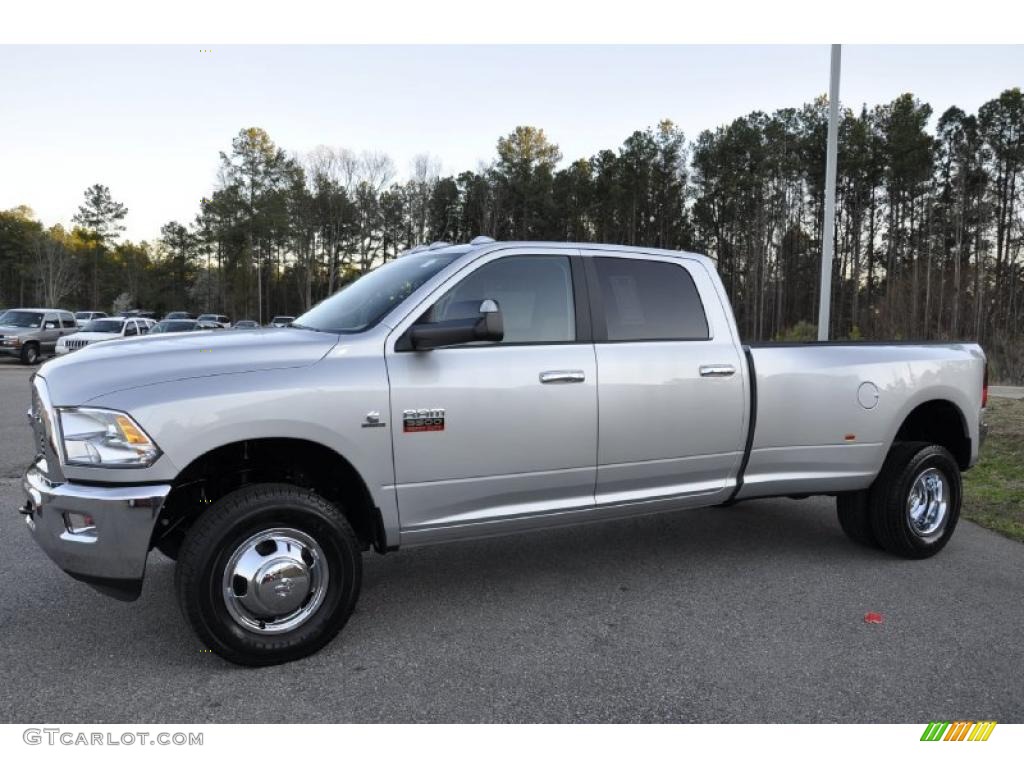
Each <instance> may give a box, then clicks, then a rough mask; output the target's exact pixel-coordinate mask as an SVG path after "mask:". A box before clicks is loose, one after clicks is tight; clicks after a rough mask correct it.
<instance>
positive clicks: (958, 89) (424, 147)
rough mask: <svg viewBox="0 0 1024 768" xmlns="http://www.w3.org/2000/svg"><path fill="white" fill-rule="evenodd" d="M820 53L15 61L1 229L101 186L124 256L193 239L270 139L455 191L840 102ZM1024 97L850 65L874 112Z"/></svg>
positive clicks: (510, 52)
mask: <svg viewBox="0 0 1024 768" xmlns="http://www.w3.org/2000/svg"><path fill="white" fill-rule="evenodd" d="M828 81H829V47H828V46H827V45H820V46H795V45H775V46H699V45H687V46H618V47H616V46H568V45H567V46H323V47H317V46H216V45H214V46H212V48H209V49H200V48H199V47H198V46H149V47H146V46H138V47H131V46H0V210H2V209H7V208H12V207H15V206H17V205H22V204H24V205H28V206H29V207H31V208H32V209H33V210H34V211H35V214H36V216H37V217H38V218H40V219H41V220H42V221H43V223H44V224H45V225H46V226H50V225H52V224H56V223H60V224H64V225H65V226H69V225H70V222H71V217H72V216H73V215H74V213H75V211H76V209H77V207H78V205H79V204H80V202H81V200H82V193H83V191H84V190H85V189H86V187H88V186H90V185H92V184H95V183H102V184H106V185H107V186H109V187H110V189H111V193H112V195H113V196H114V199H116V200H119V201H121V202H123V203H124V204H125V205H126V206H127V207H128V216H127V218H126V219H125V222H124V223H125V225H126V226H127V230H126V232H125V237H126V238H128V239H132V240H136V241H138V240H151V241H152V240H154V239H156V238H157V237H158V236H159V231H160V227H161V225H162V224H164V223H165V222H167V221H170V220H178V221H181V222H190V221H192V219H193V218H194V217H195V214H196V213H197V212H198V208H199V201H200V199H201V198H202V197H203V196H204V195H206V194H208V193H209V192H210V191H211V190H212V189H213V187H214V184H215V182H216V171H217V166H218V161H219V156H218V153H219V152H221V151H228V150H230V147H231V139H232V137H233V136H234V135H235V134H237V133H238V131H239V130H240V129H242V128H245V127H249V126H258V127H261V128H263V129H265V130H266V131H267V132H268V133H269V134H270V136H271V138H272V139H273V140H274V141H275V142H276V143H277V144H278V145H279V146H281V147H283V148H284V149H285V150H287V151H288V152H290V153H304V152H307V151H309V150H311V149H313V148H314V147H316V146H318V145H321V144H326V145H330V146H337V147H347V148H349V149H352V150H355V151H357V152H359V151H362V150H377V151H383V152H386V153H387V154H388V155H390V156H391V158H392V160H393V161H394V163H395V166H396V169H397V171H398V177H399V179H400V180H403V179H405V178H406V177H407V176H408V174H409V171H410V165H411V161H412V158H413V157H414V156H416V155H417V154H421V153H430V154H431V155H434V156H436V157H438V158H439V159H440V160H441V163H442V170H443V172H444V173H459V172H461V171H462V170H465V169H475V168H476V167H477V166H478V164H480V163H486V162H489V161H490V160H491V159H492V158H493V157H494V154H495V150H494V148H495V144H496V143H497V139H498V138H499V137H500V136H502V135H505V134H507V133H509V132H510V131H511V130H512V129H513V128H515V126H517V125H536V126H539V127H541V128H543V129H544V130H545V132H546V133H547V135H548V137H549V139H551V140H552V141H554V142H555V143H557V144H558V145H559V146H560V148H561V150H562V155H563V159H564V162H569V161H572V160H575V159H577V158H580V157H589V156H590V155H592V154H594V153H595V152H597V151H599V150H601V149H614V148H617V147H618V146H619V145H620V144H621V143H622V141H623V140H624V139H625V138H626V137H627V136H628V135H629V134H630V133H632V132H633V131H634V130H637V129H642V128H645V127H647V126H651V125H655V124H656V123H657V122H658V121H659V120H661V119H663V118H669V119H671V120H673V121H674V122H675V123H676V124H678V125H679V126H680V127H681V128H682V129H683V130H684V131H685V133H686V135H687V137H688V138H690V139H694V138H696V136H697V134H698V133H699V132H700V131H701V130H703V129H706V128H714V127H716V126H718V125H722V124H724V123H727V122H729V121H730V120H732V119H734V118H736V117H739V116H740V115H744V114H747V113H748V112H751V111H753V110H761V111H766V112H770V111H772V110H774V109H777V108H780V107H788V106H793V107H797V106H800V105H801V104H803V103H805V102H807V101H809V100H811V99H813V98H814V97H815V96H817V95H821V94H824V93H826V92H827V91H828ZM1018 86H1024V46H844V47H843V62H842V84H841V88H840V95H841V99H842V102H843V104H844V105H847V106H851V107H855V108H858V109H859V107H860V105H861V104H864V103H866V104H867V105H868V106H869V107H871V106H874V105H875V104H879V103H885V102H888V101H891V100H892V99H893V98H895V97H896V96H898V95H899V94H901V93H904V92H907V91H910V92H912V93H914V94H915V95H916V96H918V98H920V99H921V100H923V101H926V102H928V103H930V104H931V105H932V107H933V109H934V110H935V113H934V114H935V117H937V116H938V115H939V114H941V113H942V111H944V110H945V109H946V108H947V107H949V106H951V105H954V104H955V105H957V106H959V107H961V108H963V109H964V110H967V111H969V112H970V111H975V110H977V108H978V107H979V106H980V105H981V104H983V103H984V102H985V101H988V100H989V99H992V98H994V97H996V96H998V94H999V93H1000V92H1001V91H1003V90H1005V89H1007V88H1011V87H1018Z"/></svg>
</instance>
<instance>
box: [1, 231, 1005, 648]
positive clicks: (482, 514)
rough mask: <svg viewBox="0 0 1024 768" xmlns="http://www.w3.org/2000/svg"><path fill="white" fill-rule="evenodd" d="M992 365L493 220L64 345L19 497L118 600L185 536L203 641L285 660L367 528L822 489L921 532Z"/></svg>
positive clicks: (943, 493)
mask: <svg viewBox="0 0 1024 768" xmlns="http://www.w3.org/2000/svg"><path fill="white" fill-rule="evenodd" d="M115 358H116V362H117V364H116V365H114V364H112V363H114V362H115ZM985 371H986V364H985V357H984V355H983V353H982V350H981V349H980V348H979V347H978V346H977V345H974V344H864V343H850V344H843V343H836V344H772V345H748V346H744V345H743V344H741V342H740V338H739V335H738V333H737V329H736V324H735V322H734V320H733V315H732V312H731V309H730V306H729V303H728V300H727V298H726V294H725V291H724V289H723V286H722V283H721V281H720V279H719V277H718V275H717V273H716V271H715V267H714V263H713V262H712V261H711V260H709V259H708V258H706V257H703V256H699V255H695V254H690V253H678V252H669V251H660V250H654V249H648V248H624V247H619V246H610V245H609V246H603V245H592V244H577V245H574V244H566V243H499V242H494V241H492V240H490V239H488V238H477V239H476V240H474V241H473V242H472V243H470V244H468V245H455V246H449V245H447V244H436V245H435V246H431V247H429V248H428V249H424V250H416V251H413V252H410V253H408V254H405V255H403V256H402V257H401V258H398V259H397V260H394V261H392V262H390V263H387V264H385V265H383V266H381V267H379V268H377V269H375V270H373V271H371V272H369V273H368V274H366V275H365V276H364V277H362V278H361V279H359V280H357V281H355V282H354V283H352V284H350V285H348V286H347V287H345V288H344V289H343V290H341V291H340V292H338V293H336V294H335V295H334V296H332V297H330V298H328V299H326V300H325V301H323V302H321V303H320V304H318V305H317V306H315V307H314V308H312V309H311V310H309V311H308V312H307V313H306V314H304V315H302V316H300V317H299V318H297V319H296V320H295V321H294V322H292V323H291V324H290V325H289V326H288V327H287V328H278V329H264V330H257V331H253V332H250V333H244V334H223V335H219V334H217V335H207V334H161V335H155V336H149V337H146V338H137V339H130V340H125V341H114V342H109V343H106V344H102V345H98V346H96V347H93V348H87V349H85V350H83V351H82V352H81V353H79V354H76V355H71V356H68V357H66V358H62V359H57V360H54V361H51V362H48V363H47V364H46V365H44V366H43V367H42V368H41V369H40V370H39V372H38V373H37V374H36V375H35V376H34V378H33V380H32V383H31V389H32V407H31V409H30V411H29V418H30V421H31V422H32V425H33V428H34V431H35V441H36V445H37V446H38V456H37V457H36V459H35V461H34V463H33V464H32V466H31V468H30V469H29V470H28V472H27V474H26V475H25V478H24V489H25V493H26V495H27V502H26V503H25V506H24V507H23V509H22V510H21V511H22V513H23V514H24V516H25V519H26V521H27V523H28V526H29V527H30V528H31V530H32V533H33V535H34V537H35V539H36V541H37V542H38V544H39V545H40V546H41V547H42V549H43V550H44V551H45V552H46V553H47V554H48V555H50V557H51V558H52V559H53V560H55V561H56V562H57V564H58V565H59V566H60V567H61V568H63V569H64V570H65V571H67V572H68V573H69V574H70V575H72V576H74V577H75V578H78V579H81V580H83V581H86V582H88V583H90V584H92V585H94V586H95V587H97V588H98V589H100V590H101V591H104V592H107V593H109V594H112V595H114V596H117V597H120V598H122V599H134V598H136V597H138V595H139V593H140V589H141V584H142V580H143V576H144V573H145V568H146V560H147V556H148V553H149V552H150V551H151V550H152V549H153V548H156V549H158V550H160V551H161V552H163V553H164V554H166V555H168V556H170V557H171V558H174V559H176V560H177V565H176V569H177V570H176V578H175V588H176V591H177V597H178V600H179V602H180V605H181V608H182V611H183V613H184V614H185V616H186V617H187V618H188V620H189V621H190V622H191V624H192V626H193V628H194V629H195V631H196V633H197V634H198V635H199V637H200V639H201V640H202V642H203V643H204V645H205V647H208V648H210V649H212V650H213V651H215V652H217V653H218V654H220V655H221V656H223V657H224V658H226V659H229V660H231V661H233V662H236V663H239V664H246V665H266V664H274V663H279V662H283V661H287V660H290V659H296V658H299V657H302V656H305V655H307V654H310V653H312V652H314V651H316V650H317V649H318V648H320V647H321V646H323V645H324V644H325V643H327V642H328V641H329V640H330V639H331V638H333V637H334V636H335V635H336V633H337V632H338V631H339V630H340V629H341V628H342V626H343V625H344V624H345V622H346V620H347V619H348V617H349V615H350V614H351V612H352V609H353V606H354V604H355V602H356V599H357V597H358V595H359V590H360V578H361V572H362V571H361V563H362V553H363V552H365V551H368V550H369V549H371V548H372V549H374V550H376V551H378V552H381V553H383V552H388V551H390V550H394V549H397V548H399V547H406V546H413V545H420V544H432V543H439V542H446V541H452V540H455V539H462V538H465V537H478V536H488V535H491V534H498V533H505V532H512V531H526V530H535V529H541V528H545V527H548V526H556V525H563V524H566V523H575V522H584V521H594V520H601V519H607V518H621V517H626V516H630V515H640V514H647V513H653V512H671V511H673V510H680V509H684V508H689V507H719V506H721V505H727V504H731V503H734V502H737V501H741V500H744V499H753V498H758V497H765V496H807V495H812V494H827V495H833V496H835V497H836V498H837V500H838V514H839V522H840V523H841V525H842V528H843V530H844V531H846V533H847V534H849V536H850V537H851V538H852V539H854V540H855V541H856V542H858V543H860V544H863V545H866V546H869V547H880V548H882V549H885V550H887V551H889V552H891V553H893V554H894V555H898V556H902V557H908V558H922V557H928V556H931V555H934V554H935V553H936V552H938V551H939V550H941V549H942V548H943V547H944V546H945V545H946V543H947V542H948V541H949V538H950V537H951V536H952V535H953V531H954V529H955V528H956V524H957V519H958V517H959V514H960V503H961V485H960V473H961V472H962V471H963V470H966V469H967V468H968V467H970V466H971V465H972V464H974V462H975V461H976V460H977V457H978V450H979V446H980V443H981V439H982V436H983V431H984V429H983V424H982V421H983V414H984V408H985ZM708 514H721V510H711V511H709V512H708Z"/></svg>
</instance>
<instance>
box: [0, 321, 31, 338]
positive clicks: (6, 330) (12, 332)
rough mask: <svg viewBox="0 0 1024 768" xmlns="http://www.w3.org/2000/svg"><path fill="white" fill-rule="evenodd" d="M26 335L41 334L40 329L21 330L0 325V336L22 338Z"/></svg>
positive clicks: (12, 326)
mask: <svg viewBox="0 0 1024 768" xmlns="http://www.w3.org/2000/svg"><path fill="white" fill-rule="evenodd" d="M25 333H39V328H19V327H17V326H15V325H4V324H3V323H0V336H20V335H22V334H25Z"/></svg>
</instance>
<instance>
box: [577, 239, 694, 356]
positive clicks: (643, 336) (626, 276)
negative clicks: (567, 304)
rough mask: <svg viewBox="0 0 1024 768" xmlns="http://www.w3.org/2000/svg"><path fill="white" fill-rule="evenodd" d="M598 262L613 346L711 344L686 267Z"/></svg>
mask: <svg viewBox="0 0 1024 768" xmlns="http://www.w3.org/2000/svg"><path fill="white" fill-rule="evenodd" d="M593 261H594V266H595V268H596V273H597V282H598V286H599V290H600V295H601V299H602V303H603V307H604V316H605V326H606V328H607V339H608V341H668V340H674V341H686V340H695V339H707V338H709V334H708V321H707V317H706V316H705V314H704V307H703V305H702V304H701V301H700V295H699V294H698V293H697V286H696V285H694V282H693V278H692V277H690V273H689V272H688V271H687V270H686V268H685V267H683V266H682V265H681V264H672V263H670V262H665V261H647V260H643V259H616V258H604V257H598V258H595V259H594V260H593Z"/></svg>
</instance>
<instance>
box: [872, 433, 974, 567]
mask: <svg viewBox="0 0 1024 768" xmlns="http://www.w3.org/2000/svg"><path fill="white" fill-rule="evenodd" d="M922 461H932V462H936V461H937V462H938V463H940V464H946V465H947V466H946V467H944V469H946V470H947V471H946V473H945V474H946V475H947V477H948V480H949V482H950V483H951V484H952V486H953V487H952V488H951V491H952V493H953V494H954V498H952V499H950V504H951V509H950V510H949V511H948V512H947V514H948V515H949V518H948V520H947V522H946V530H945V533H944V534H943V536H942V538H940V539H939V540H938V541H936V542H933V543H931V544H927V545H926V544H923V543H921V542H920V541H917V540H915V539H914V538H913V536H912V534H911V533H910V531H909V529H908V528H907V525H906V522H905V517H906V513H905V505H906V490H907V488H906V486H907V485H908V484H909V482H910V480H911V479H912V478H911V475H913V474H915V473H917V472H919V471H920V469H921V467H922ZM950 467H952V470H953V471H948V470H949V469H950ZM961 498H962V489H961V485H960V472H959V467H958V466H957V463H956V459H954V458H953V456H952V454H951V453H950V452H949V451H948V450H946V448H944V447H943V446H941V445H934V444H931V443H926V442H917V441H914V442H900V443H896V444H894V445H893V447H892V449H891V450H890V451H889V455H888V456H887V457H886V459H885V464H883V465H882V471H881V472H880V473H879V475H878V478H877V479H876V480H875V482H874V484H873V485H872V486H871V492H870V503H869V506H870V521H871V530H872V532H873V533H874V535H875V538H876V539H877V540H878V543H879V544H880V545H881V546H882V548H883V549H885V550H886V551H887V552H890V553H892V554H894V555H899V556H900V557H906V558H910V559H921V558H925V557H931V556H932V555H934V554H936V553H937V552H939V550H941V549H942V548H943V547H944V546H945V545H946V542H947V541H949V538H950V536H952V534H953V530H954V529H955V528H956V524H957V520H958V519H959V516H960V500H961Z"/></svg>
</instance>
